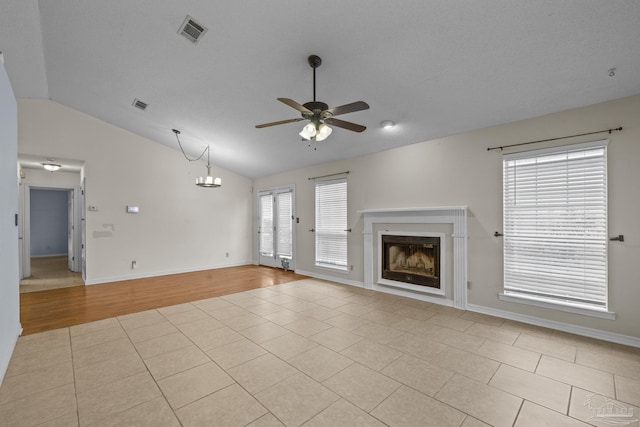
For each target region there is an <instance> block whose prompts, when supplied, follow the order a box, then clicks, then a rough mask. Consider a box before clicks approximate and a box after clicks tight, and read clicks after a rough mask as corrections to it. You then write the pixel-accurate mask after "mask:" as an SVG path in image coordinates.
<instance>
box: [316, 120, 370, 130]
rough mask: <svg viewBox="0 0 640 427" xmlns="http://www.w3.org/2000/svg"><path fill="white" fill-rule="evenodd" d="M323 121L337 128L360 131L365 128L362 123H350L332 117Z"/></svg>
mask: <svg viewBox="0 0 640 427" xmlns="http://www.w3.org/2000/svg"><path fill="white" fill-rule="evenodd" d="M324 122H325V123H328V124H330V125H333V126H337V127H339V128H343V129H347V130H352V131H354V132H362V131H364V130H365V129H366V128H367V127H366V126H362V125H359V124H356V123H351V122H345V121H344V120H340V119H334V118H328V119H325V120H324Z"/></svg>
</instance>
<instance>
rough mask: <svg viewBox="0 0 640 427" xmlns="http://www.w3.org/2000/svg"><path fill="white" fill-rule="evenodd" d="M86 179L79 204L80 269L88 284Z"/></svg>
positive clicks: (83, 179) (81, 188)
mask: <svg viewBox="0 0 640 427" xmlns="http://www.w3.org/2000/svg"><path fill="white" fill-rule="evenodd" d="M86 181H87V179H86V178H82V186H81V187H80V200H79V202H78V206H79V208H80V263H81V265H80V267H81V270H82V280H84V281H85V283H86V282H87V248H86V246H87V242H86V239H87V221H86V219H85V218H86V212H87V206H86V201H87V198H86V196H85V193H84V192H85V189H86Z"/></svg>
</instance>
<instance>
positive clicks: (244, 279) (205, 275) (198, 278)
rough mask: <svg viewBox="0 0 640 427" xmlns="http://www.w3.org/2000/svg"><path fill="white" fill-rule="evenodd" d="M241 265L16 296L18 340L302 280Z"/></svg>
mask: <svg viewBox="0 0 640 427" xmlns="http://www.w3.org/2000/svg"><path fill="white" fill-rule="evenodd" d="M304 278H305V276H301V275H298V274H295V273H294V272H292V271H287V272H285V271H284V270H280V269H276V268H270V267H262V266H256V265H245V266H240V267H229V268H220V269H215V270H204V271H198V272H191V273H183V274H172V275H167V276H159V277H150V278H145V279H135V280H125V281H121V282H113V283H104V284H99V285H90V286H74V287H69V288H63V289H53V290H48V291H41V292H33V293H23V294H20V322H21V323H22V328H23V335H28V334H33V333H36V332H43V331H48V330H51V329H58V328H64V327H68V326H73V325H79V324H82V323H87V322H93V321H96V320H102V319H107V318H110V317H115V316H122V315H124V314H130V313H137V312H140V311H145V310H150V309H155V308H160V307H167V306H170V305H176V304H181V303H185V302H191V301H196V300H200V299H205V298H211V297H216V296H221V295H228V294H232V293H236V292H243V291H248V290H251V289H256V288H263V287H266V286H272V285H277V284H281V283H287V282H290V281H294V280H300V279H304Z"/></svg>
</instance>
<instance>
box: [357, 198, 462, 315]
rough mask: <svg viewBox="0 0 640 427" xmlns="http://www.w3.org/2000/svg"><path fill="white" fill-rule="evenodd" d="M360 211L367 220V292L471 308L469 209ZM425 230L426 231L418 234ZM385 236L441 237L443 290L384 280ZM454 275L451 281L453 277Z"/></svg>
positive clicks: (365, 227) (365, 230) (364, 227)
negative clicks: (468, 297) (468, 292)
mask: <svg viewBox="0 0 640 427" xmlns="http://www.w3.org/2000/svg"><path fill="white" fill-rule="evenodd" d="M358 212H359V213H361V214H362V216H363V220H364V226H363V247H364V287H365V288H366V289H372V290H375V291H380V292H386V293H390V294H393V295H400V296H404V297H409V298H415V299H419V300H422V301H428V302H433V303H436V304H443V305H451V306H453V307H457V308H461V309H464V308H465V307H466V306H467V207H466V206H442V207H426V208H419V207H418V208H390V209H366V210H361V211H358ZM447 226H450V227H452V228H451V229H448V230H447V229H446V228H444V227H447ZM376 227H377V228H378V229H377V230H376ZM421 228H422V229H425V230H424V231H418V230H420V229H421ZM429 228H432V230H429ZM427 230H429V231H427ZM436 230H437V231H436ZM442 231H444V232H442ZM382 234H391V235H405V236H408V235H409V236H410V235H422V236H437V237H440V257H439V260H440V274H439V277H440V289H437V288H432V287H430V286H424V285H414V284H410V283H404V282H399V281H395V280H389V279H383V278H382V250H381V248H382ZM376 237H377V238H376ZM449 245H451V248H449ZM450 275H451V278H449V276H450ZM428 294H431V295H428Z"/></svg>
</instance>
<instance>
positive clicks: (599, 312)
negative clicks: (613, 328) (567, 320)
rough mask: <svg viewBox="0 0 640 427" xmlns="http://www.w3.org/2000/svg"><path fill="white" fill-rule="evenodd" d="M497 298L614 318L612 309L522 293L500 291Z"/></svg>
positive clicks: (592, 315)
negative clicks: (580, 305)
mask: <svg viewBox="0 0 640 427" xmlns="http://www.w3.org/2000/svg"><path fill="white" fill-rule="evenodd" d="M498 299H499V300H501V301H509V302H515V303H518V304H526V305H533V306H535V307H542V308H547V309H550V310H558V311H566V312H567V313H573V314H581V315H583V316H591V317H599V318H601V319H609V320H616V313H615V312H613V311H606V310H597V309H591V308H587V307H576V306H574V305H569V304H562V303H560V302H552V301H547V300H542V299H538V298H535V297H530V298H527V297H526V296H524V295H510V294H505V293H504V292H500V293H499V294H498Z"/></svg>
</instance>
